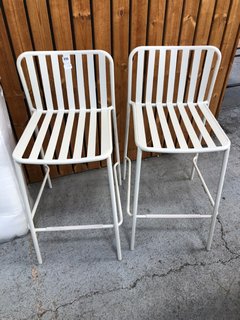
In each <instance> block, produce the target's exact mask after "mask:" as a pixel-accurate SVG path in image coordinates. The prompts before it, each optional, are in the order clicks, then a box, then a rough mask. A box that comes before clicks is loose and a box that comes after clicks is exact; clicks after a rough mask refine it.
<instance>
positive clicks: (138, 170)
mask: <svg viewBox="0 0 240 320" xmlns="http://www.w3.org/2000/svg"><path fill="white" fill-rule="evenodd" d="M141 162H142V150H141V149H140V148H138V152H137V163H136V176H135V189H134V200H133V224H132V238H131V250H134V244H135V233H136V223H137V208H138V195H139V183H140V173H141Z"/></svg>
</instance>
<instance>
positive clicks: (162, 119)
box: [157, 103, 175, 149]
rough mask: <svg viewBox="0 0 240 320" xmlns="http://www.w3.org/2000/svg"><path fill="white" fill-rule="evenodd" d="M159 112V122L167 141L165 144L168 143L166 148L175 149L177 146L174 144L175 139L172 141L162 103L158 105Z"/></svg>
mask: <svg viewBox="0 0 240 320" xmlns="http://www.w3.org/2000/svg"><path fill="white" fill-rule="evenodd" d="M157 111H158V117H159V120H160V124H161V127H162V132H163V136H164V139H165V142H166V146H167V148H170V149H175V146H174V143H173V139H172V135H171V132H170V130H169V127H168V123H167V119H166V115H165V112H164V110H163V106H162V105H161V104H160V103H158V104H157Z"/></svg>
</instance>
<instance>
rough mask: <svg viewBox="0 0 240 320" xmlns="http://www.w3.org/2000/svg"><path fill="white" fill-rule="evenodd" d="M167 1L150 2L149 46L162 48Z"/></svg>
mask: <svg viewBox="0 0 240 320" xmlns="http://www.w3.org/2000/svg"><path fill="white" fill-rule="evenodd" d="M165 8H166V0H154V1H150V7H149V20H148V35H147V44H148V45H149V46H161V45H162V42H163V32H164V18H165Z"/></svg>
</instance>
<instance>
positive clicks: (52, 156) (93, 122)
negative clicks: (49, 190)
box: [13, 50, 123, 263]
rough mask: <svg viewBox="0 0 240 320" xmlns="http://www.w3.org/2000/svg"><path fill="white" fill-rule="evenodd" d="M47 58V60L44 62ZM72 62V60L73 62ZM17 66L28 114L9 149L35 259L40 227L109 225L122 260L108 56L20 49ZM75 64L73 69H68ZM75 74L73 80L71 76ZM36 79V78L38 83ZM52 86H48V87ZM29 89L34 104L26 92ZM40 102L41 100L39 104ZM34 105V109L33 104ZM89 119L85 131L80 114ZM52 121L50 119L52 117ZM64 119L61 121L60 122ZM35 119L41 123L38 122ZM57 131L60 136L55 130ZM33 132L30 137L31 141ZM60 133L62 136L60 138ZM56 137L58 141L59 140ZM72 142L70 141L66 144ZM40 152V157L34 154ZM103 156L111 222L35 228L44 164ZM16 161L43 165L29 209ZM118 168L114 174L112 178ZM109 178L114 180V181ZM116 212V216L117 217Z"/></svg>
mask: <svg viewBox="0 0 240 320" xmlns="http://www.w3.org/2000/svg"><path fill="white" fill-rule="evenodd" d="M83 56H86V61H87V64H86V68H85V69H84V68H83V59H82V57H83ZM95 56H97V57H98V61H99V65H98V68H99V69H98V70H99V82H100V83H99V86H100V95H101V101H100V105H101V106H100V107H101V108H97V100H96V87H97V84H96V79H95V72H96V70H95V64H94V57H95ZM36 59H38V61H39V66H40V68H39V70H38V69H37V68H36V63H35V60H36ZM23 60H26V66H27V70H28V77H29V79H30V85H31V86H30V87H29V82H28V81H27V80H26V78H25V77H26V75H25V74H24V71H23V68H22V61H23ZM47 61H48V63H47ZM106 61H108V64H109V66H110V68H109V69H110V76H109V78H110V86H111V92H110V93H109V95H111V101H112V105H108V99H107V97H108V96H107V80H106V79H107V73H106V72H107V68H106ZM73 62H75V63H73ZM60 63H62V67H63V70H64V72H63V73H62V76H63V78H62V79H61V75H60V66H59V64H60ZM49 65H51V66H50V69H51V72H52V74H53V80H54V81H53V84H51V83H50V80H49V69H48V68H49ZM17 67H18V71H19V75H20V78H21V81H22V85H23V89H24V92H25V95H26V98H27V101H28V106H29V109H30V112H31V114H32V116H31V118H30V120H29V122H28V124H27V126H26V129H25V130H24V132H23V134H22V137H21V138H20V140H19V142H18V144H17V146H16V148H15V150H14V152H13V159H14V161H15V166H16V171H17V173H18V180H19V185H20V188H21V192H22V195H23V200H24V204H25V209H26V217H27V221H28V225H29V228H30V231H31V234H32V238H33V243H34V247H35V250H36V254H37V259H38V262H39V263H42V257H41V253H40V250H39V245H38V240H37V237H36V232H45V231H67V230H85V229H87V230H88V229H102V228H114V230H115V236H116V248H117V256H118V259H119V260H121V259H122V255H121V245H120V236H119V226H120V225H121V224H122V221H123V219H122V208H121V201H120V193H119V187H118V184H121V174H120V172H121V171H120V156H119V145H118V132H117V121H116V110H115V91H114V69H113V60H112V57H111V56H110V55H109V54H108V53H107V52H105V51H102V50H85V51H34V52H25V53H23V54H21V55H20V56H19V57H18V60H17ZM75 67H76V70H75V71H76V72H75V71H74V69H73V68H75ZM84 70H85V72H86V73H87V74H85V75H84ZM74 76H76V79H73V77H74ZM84 78H85V79H88V90H89V97H90V105H89V106H87V105H86V97H85V95H86V93H85V81H84ZM38 79H41V80H42V89H41V83H40V82H39V80H38ZM74 83H76V84H77V88H73V84H74ZM51 85H52V87H53V88H52V87H51ZM63 86H65V88H66V92H67V101H64V97H63ZM52 90H53V91H55V94H56V101H57V106H54V105H53V101H54V99H53V96H52V92H53V91H52ZM74 90H76V91H77V94H78V101H79V108H76V105H75V97H74ZM31 91H32V94H33V99H34V103H33V101H32V96H31V94H30V92H31ZM40 91H41V92H43V95H44V99H43V100H42V98H41V94H40ZM42 101H45V104H46V106H45V104H44V107H43V104H42ZM34 106H36V107H34ZM87 117H89V119H90V121H89V131H88V132H86V125H85V122H86V118H87ZM97 117H100V119H101V147H100V150H101V151H100V154H99V155H96V135H97V131H98V130H97V123H98V122H97ZM54 119H55V120H54ZM64 119H66V123H65V121H64ZM77 119H78V122H77V127H76V138H75V139H74V138H73V137H72V136H73V126H74V121H77ZM40 120H41V121H40ZM112 121H113V127H114V139H115V149H116V158H117V161H118V162H117V163H116V164H115V165H114V171H113V168H112V160H111V156H112V149H113V147H112V129H111V128H112V124H111V122H112ZM50 122H53V128H52V132H50V131H49V130H48V129H49V126H50ZM61 131H62V132H63V133H62V134H61V135H60V132H61ZM34 133H35V134H36V139H34ZM47 134H48V135H49V134H50V138H49V139H48V140H49V141H48V144H47V148H46V153H45V154H44V151H43V142H45V141H47V140H46V139H47V138H46V135H47ZM84 135H85V136H86V135H87V137H88V139H87V155H86V156H82V154H83V152H82V148H83V144H84ZM61 137H62V138H61ZM32 138H33V139H34V141H35V142H34V143H33V146H32V149H31V150H30V154H29V156H25V151H26V149H27V147H28V145H29V142H30V140H31V139H32ZM60 139H62V140H60ZM72 141H74V146H73V155H72V156H71V153H70V152H69V149H70V145H71V142H72ZM58 143H59V144H60V145H61V148H60V152H59V155H58V157H56V146H57V144H58ZM71 146H72V145H71ZM40 156H41V157H40ZM100 160H107V164H108V175H109V185H110V194H111V202H112V212H113V224H98V225H78V226H60V227H43V228H36V227H35V226H34V223H33V218H34V215H35V213H36V210H37V207H38V204H39V201H40V198H41V196H42V193H43V189H44V186H45V184H46V181H47V180H48V184H49V186H50V187H51V180H50V176H49V167H48V166H49V165H54V164H74V163H86V162H92V161H100ZM21 164H35V165H43V166H44V170H45V177H44V180H43V183H42V185H41V187H40V190H39V193H38V196H37V198H36V201H35V203H34V205H33V209H32V210H31V208H30V205H29V202H28V197H27V194H26V191H25V190H24V187H23V181H22V179H21V175H20V172H21V166H20V165H21ZM117 171H118V178H117ZM114 181H115V182H114ZM118 215H119V217H118Z"/></svg>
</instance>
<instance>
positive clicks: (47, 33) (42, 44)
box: [26, 0, 72, 177]
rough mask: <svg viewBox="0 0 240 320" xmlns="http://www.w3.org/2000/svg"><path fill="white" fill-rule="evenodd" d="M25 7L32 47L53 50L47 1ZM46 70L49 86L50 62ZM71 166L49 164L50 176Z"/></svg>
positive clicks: (36, 0) (30, 0) (68, 170)
mask: <svg viewBox="0 0 240 320" xmlns="http://www.w3.org/2000/svg"><path fill="white" fill-rule="evenodd" d="M26 8H27V10H28V16H29V23H30V27H31V31H32V39H33V42H34V48H35V50H39V51H41V50H53V41H52V34H51V28H50V22H49V17H48V11H47V3H46V0H27V1H26ZM47 66H48V71H49V80H50V86H53V83H54V80H53V78H54V77H53V74H52V72H51V68H50V63H47ZM53 104H54V105H55V106H56V105H57V102H56V99H55V96H54V95H53ZM53 126H54V121H53V120H51V125H50V128H51V129H52V128H53ZM63 129H64V124H63V126H62V128H61V132H62V131H63ZM50 136H51V133H50V132H49V133H48V134H47V135H46V137H47V140H49V139H50ZM44 148H45V149H46V148H47V143H46V141H44ZM59 151H60V144H59V142H58V143H57V146H56V150H55V152H56V156H58V154H59ZM71 172H72V170H71V167H70V166H60V167H57V166H51V176H52V177H55V176H59V174H61V175H66V174H69V173H71Z"/></svg>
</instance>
